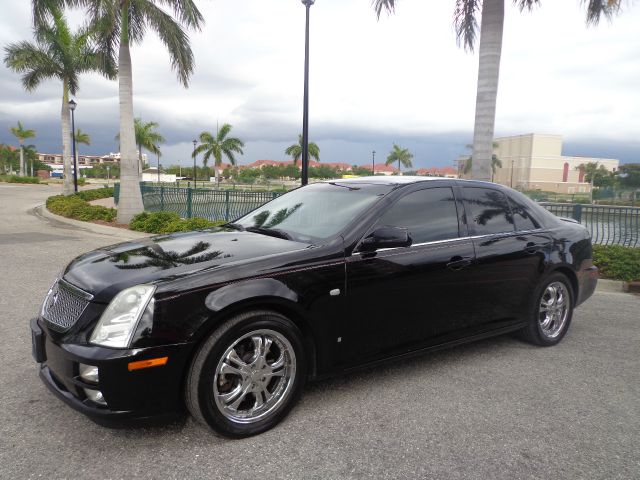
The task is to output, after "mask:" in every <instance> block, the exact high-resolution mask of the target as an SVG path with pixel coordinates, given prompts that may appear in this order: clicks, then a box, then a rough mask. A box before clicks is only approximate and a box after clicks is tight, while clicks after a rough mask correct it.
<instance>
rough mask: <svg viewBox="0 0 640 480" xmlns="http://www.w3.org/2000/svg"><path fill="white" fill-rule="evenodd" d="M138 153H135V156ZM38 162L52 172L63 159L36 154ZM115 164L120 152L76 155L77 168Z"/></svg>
mask: <svg viewBox="0 0 640 480" xmlns="http://www.w3.org/2000/svg"><path fill="white" fill-rule="evenodd" d="M137 154H138V152H136V155H137ZM38 160H40V161H41V162H42V163H46V164H47V165H49V166H50V167H51V168H53V169H54V170H55V169H56V168H55V167H56V166H57V165H62V164H63V163H64V162H63V159H62V154H61V153H38ZM142 161H143V162H145V163H146V162H147V154H146V153H143V154H142ZM115 163H118V164H119V163H120V152H117V153H113V152H111V153H109V154H108V155H101V156H100V155H80V154H78V168H89V167H92V166H93V165H98V164H99V165H102V164H106V165H113V164H115Z"/></svg>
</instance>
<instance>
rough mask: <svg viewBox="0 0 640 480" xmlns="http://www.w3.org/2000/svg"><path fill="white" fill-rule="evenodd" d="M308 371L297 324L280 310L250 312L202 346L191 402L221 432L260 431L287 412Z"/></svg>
mask: <svg viewBox="0 0 640 480" xmlns="http://www.w3.org/2000/svg"><path fill="white" fill-rule="evenodd" d="M305 377H306V361H305V357H304V349H303V347H302V341H301V335H300V332H299V330H298V328H297V327H296V326H295V325H294V324H293V323H292V322H290V321H289V320H288V319H287V318H286V317H284V316H282V315H280V314H278V313H275V312H269V311H254V312H247V313H244V314H241V315H238V316H236V317H234V318H232V319H231V320H229V321H228V322H225V324H223V325H222V326H221V327H220V328H219V329H217V330H216V331H215V332H214V333H213V334H212V335H211V336H210V337H209V338H208V339H207V340H206V341H205V343H204V344H203V345H202V346H201V347H200V350H199V351H198V353H197V354H196V356H195V358H194V360H193V363H192V365H191V369H190V371H189V376H188V379H187V385H186V403H187V408H188V409H189V411H190V412H191V414H192V415H193V416H194V418H196V420H198V421H200V422H201V423H203V424H206V425H208V426H210V427H211V428H213V429H214V430H215V431H216V432H217V433H219V434H221V435H224V436H228V437H244V436H249V435H255V434H257V433H261V432H263V431H265V430H268V429H269V428H271V427H273V426H275V425H276V424H277V423H278V422H279V421H280V420H282V419H283V418H284V416H285V415H286V414H287V413H288V412H289V410H290V409H291V408H292V407H293V404H294V403H295V400H296V399H297V398H298V396H299V394H300V393H301V390H302V387H303V383H304V379H305Z"/></svg>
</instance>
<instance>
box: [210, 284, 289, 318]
mask: <svg viewBox="0 0 640 480" xmlns="http://www.w3.org/2000/svg"><path fill="white" fill-rule="evenodd" d="M256 297H271V298H281V299H283V300H288V301H290V302H293V303H297V302H298V294H297V293H296V292H294V291H293V290H291V289H290V288H289V287H288V286H287V285H285V284H284V283H283V282H280V281H278V280H276V279H274V278H258V279H252V280H247V281H244V282H239V283H232V284H230V285H226V286H224V287H222V288H219V289H218V290H215V291H213V292H211V293H210V294H209V295H207V298H206V299H205V305H206V307H207V308H208V309H209V310H211V311H212V312H214V313H216V312H219V311H221V310H224V309H225V308H227V307H228V306H230V305H233V304H234V303H238V302H241V301H246V300H250V299H252V298H256Z"/></svg>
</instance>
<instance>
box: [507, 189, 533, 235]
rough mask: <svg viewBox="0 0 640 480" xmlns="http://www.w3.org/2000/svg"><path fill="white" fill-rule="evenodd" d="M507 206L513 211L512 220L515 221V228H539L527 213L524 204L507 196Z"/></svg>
mask: <svg viewBox="0 0 640 480" xmlns="http://www.w3.org/2000/svg"><path fill="white" fill-rule="evenodd" d="M509 206H510V207H511V212H512V213H513V220H514V221H515V223H516V230H520V231H522V230H535V229H536V228H540V227H539V225H538V223H537V222H536V221H535V220H534V219H533V217H532V216H531V214H530V213H529V209H528V208H527V206H526V205H524V204H523V203H520V202H518V201H516V200H514V199H513V198H511V197H509Z"/></svg>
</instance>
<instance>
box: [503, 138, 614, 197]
mask: <svg viewBox="0 0 640 480" xmlns="http://www.w3.org/2000/svg"><path fill="white" fill-rule="evenodd" d="M495 143H496V144H497V145H496V148H495V149H494V154H495V155H497V157H498V158H499V159H500V161H501V162H502V168H499V169H497V170H496V173H495V175H494V181H495V182H496V183H501V184H502V185H507V186H512V187H513V188H518V189H520V190H542V191H547V192H557V193H588V192H589V191H590V190H591V185H590V184H589V183H587V182H585V179H584V172H582V171H580V169H579V168H578V166H579V165H582V164H587V163H597V164H598V165H602V166H604V167H605V168H606V169H607V170H609V171H611V172H615V171H616V170H617V169H618V166H619V163H620V161H619V160H613V159H610V158H590V157H567V156H563V155H562V136H561V135H543V134H537V133H530V134H527V135H517V136H513V137H502V138H496V139H495Z"/></svg>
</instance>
